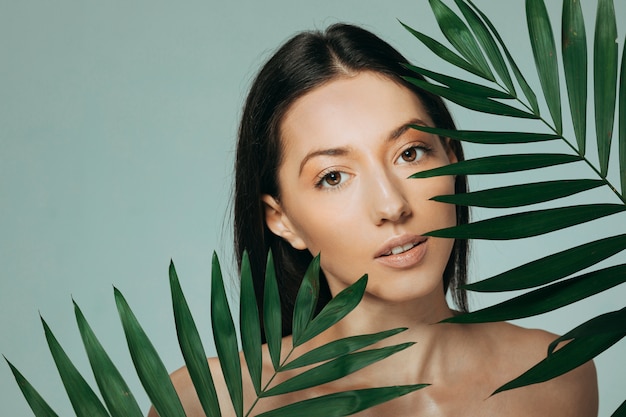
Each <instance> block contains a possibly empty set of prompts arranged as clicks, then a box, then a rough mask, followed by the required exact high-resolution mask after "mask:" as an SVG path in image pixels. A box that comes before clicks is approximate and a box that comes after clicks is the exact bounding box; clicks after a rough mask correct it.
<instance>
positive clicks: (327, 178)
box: [316, 171, 348, 188]
mask: <svg viewBox="0 0 626 417" xmlns="http://www.w3.org/2000/svg"><path fill="white" fill-rule="evenodd" d="M347 179H348V174H346V173H345V172H341V171H331V172H327V173H325V174H323V175H322V176H321V177H320V179H319V181H318V182H317V184H316V186H317V187H319V188H335V187H338V186H339V185H341V184H342V183H344V182H345V181H346V180H347Z"/></svg>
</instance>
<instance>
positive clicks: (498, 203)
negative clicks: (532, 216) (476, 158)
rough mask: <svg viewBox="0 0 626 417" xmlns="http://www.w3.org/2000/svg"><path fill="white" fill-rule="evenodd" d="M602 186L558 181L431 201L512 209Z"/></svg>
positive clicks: (591, 181) (604, 183) (442, 196)
mask: <svg viewBox="0 0 626 417" xmlns="http://www.w3.org/2000/svg"><path fill="white" fill-rule="evenodd" d="M602 185H606V182H605V181H603V180H559V181H543V182H536V183H531V184H518V185H510V186H507V187H498V188H492V189H489V190H482V191H474V192H471V193H463V194H451V195H440V196H436V197H433V198H431V200H434V201H439V202H442V203H450V204H456V205H459V206H472V207H489V208H512V207H522V206H527V205H530V204H537V203H544V202H546V201H551V200H556V199H557V198H562V197H567V196H570V195H573V194H576V193H580V192H583V191H587V190H591V189H592V188H597V187H600V186H602Z"/></svg>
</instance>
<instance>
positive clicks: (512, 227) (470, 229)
mask: <svg viewBox="0 0 626 417" xmlns="http://www.w3.org/2000/svg"><path fill="white" fill-rule="evenodd" d="M623 211H626V206H624V205H622V204H585V205H578V206H571V207H557V208H553V209H545V210H536V211H527V212H522V213H514V214H509V215H506V216H500V217H493V218H491V219H486V220H481V221H478V222H474V223H468V224H461V225H459V226H454V227H448V228H446V229H439V230H434V231H432V232H428V233H424V236H434V237H446V238H455V239H489V240H509V239H522V238H526V237H532V236H538V235H542V234H545V233H550V232H554V231H556V230H561V229H564V228H566V227H570V226H575V225H578V224H582V223H586V222H589V221H591V220H596V219H599V218H602V217H605V216H610V215H611V214H615V213H619V212H623Z"/></svg>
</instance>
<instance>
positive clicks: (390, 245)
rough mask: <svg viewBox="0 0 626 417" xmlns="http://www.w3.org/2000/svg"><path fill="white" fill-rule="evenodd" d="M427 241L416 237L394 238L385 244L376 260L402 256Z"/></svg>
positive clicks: (421, 237) (424, 238)
mask: <svg viewBox="0 0 626 417" xmlns="http://www.w3.org/2000/svg"><path fill="white" fill-rule="evenodd" d="M426 240H427V238H426V237H424V236H416V235H413V236H409V235H407V236H399V237H394V238H392V239H389V240H388V241H387V242H386V243H385V245H384V246H383V247H382V249H381V250H379V251H378V252H377V254H376V256H375V258H380V257H384V256H392V255H400V254H402V253H404V252H407V251H409V250H411V249H413V248H414V247H416V246H418V245H420V244H422V243H424V242H425V241H426Z"/></svg>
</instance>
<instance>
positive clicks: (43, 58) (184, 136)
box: [0, 0, 626, 416]
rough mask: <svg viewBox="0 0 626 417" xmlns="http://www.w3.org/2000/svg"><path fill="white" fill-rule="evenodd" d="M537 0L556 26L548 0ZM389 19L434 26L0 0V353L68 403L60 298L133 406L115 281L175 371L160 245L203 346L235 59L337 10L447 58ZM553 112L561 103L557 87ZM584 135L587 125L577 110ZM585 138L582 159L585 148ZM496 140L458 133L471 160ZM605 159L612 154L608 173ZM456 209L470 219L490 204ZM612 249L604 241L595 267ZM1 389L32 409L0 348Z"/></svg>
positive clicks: (553, 244)
mask: <svg viewBox="0 0 626 417" xmlns="http://www.w3.org/2000/svg"><path fill="white" fill-rule="evenodd" d="M477 3H478V5H479V6H480V7H482V8H483V10H485V11H486V12H487V14H488V15H489V16H490V17H491V18H492V20H494V21H495V22H497V26H498V28H499V29H500V30H501V32H502V35H503V37H504V38H505V40H506V42H508V43H509V46H510V49H511V50H512V51H513V52H514V54H515V56H516V58H517V60H518V63H519V65H520V67H521V68H522V71H523V72H524V73H526V74H528V79H529V81H530V83H531V84H532V85H533V87H534V88H535V89H536V90H537V91H539V84H538V81H537V77H536V75H535V67H534V63H533V60H532V55H531V50H530V45H529V43H528V37H527V35H526V22H525V18H524V3H523V1H522V0H515V1H506V2H494V1H487V0H483V1H478V2H477ZM548 3H549V5H548V6H549V8H550V9H549V12H550V14H551V18H552V21H553V25H555V26H556V28H555V34H556V35H558V36H560V29H559V27H560V3H561V2H557V1H552V0H550V1H548ZM595 3H596V1H592V0H587V1H584V2H583V7H584V12H585V14H586V18H587V21H586V23H587V34H588V36H591V35H592V34H593V24H594V16H595ZM615 6H616V13H617V16H618V24H619V25H620V27H619V31H620V34H619V36H620V38H619V41H620V52H621V50H622V45H623V39H624V31H625V30H626V27H625V25H624V19H623V17H624V16H626V0H616V4H615ZM398 19H400V20H402V21H404V22H405V23H407V24H409V25H411V26H413V27H416V28H417V29H419V30H421V31H423V32H424V33H426V34H429V35H431V36H433V37H436V38H437V39H440V40H443V36H442V35H440V32H439V29H438V28H437V25H436V22H435V19H434V17H433V15H432V12H431V11H430V7H429V6H428V3H427V1H426V0H401V1H392V2H382V1H364V0H343V1H336V0H332V1H331V0H320V1H315V2H313V1H311V2H295V1H286V0H269V1H263V2H261V1H252V0H250V1H241V0H239V1H231V2H226V1H222V2H216V1H214V0H205V1H193V2H164V1H150V2H149V1H131V2H125V1H124V2H123V1H113V2H87V3H85V2H72V1H57V2H36V1H32V0H25V1H13V0H4V1H3V2H2V3H1V5H0V265H1V268H0V269H1V271H2V272H1V273H0V335H1V336H0V353H2V354H3V355H5V356H6V357H7V358H8V359H9V360H10V361H11V362H12V363H13V364H14V365H16V366H17V367H18V369H20V370H21V371H22V373H23V374H24V375H25V376H26V377H27V378H28V379H29V380H30V381H31V382H32V383H33V385H34V386H35V387H36V388H37V389H38V390H39V391H40V393H41V394H42V395H43V396H44V398H45V399H46V400H47V401H48V402H49V404H50V405H51V406H52V407H53V408H54V409H55V410H56V411H57V412H58V413H59V415H61V416H69V415H73V412H72V411H71V407H70V404H69V400H68V399H67V397H66V395H65V393H64V390H63V388H62V384H61V381H60V378H59V377H58V374H57V371H56V369H55V367H54V363H53V360H52V358H51V356H50V353H49V351H48V347H47V345H46V341H45V338H44V335H43V331H42V327H41V323H40V318H39V315H40V314H41V315H42V316H43V317H44V319H45V320H46V321H47V322H48V324H49V325H50V327H51V328H52V330H53V331H54V332H55V334H56V336H57V338H58V339H59V341H60V343H61V344H62V346H63V347H64V348H65V349H66V351H67V352H68V354H69V355H70V357H71V358H72V359H73V360H74V361H75V363H76V364H77V366H78V367H79V369H80V370H81V371H82V372H83V374H84V375H85V376H86V377H87V379H88V380H89V381H93V377H92V376H91V373H90V369H89V366H88V362H87V359H86V355H85V353H84V350H83V347H82V344H81V341H80V336H79V333H78V330H77V327H76V324H75V320H74V315H73V307H72V302H71V299H72V298H73V299H74V300H75V301H76V302H77V303H78V305H79V306H80V307H81V308H82V310H83V312H84V314H85V316H86V317H87V319H88V320H89V322H90V324H91V325H92V327H93V328H94V330H95V331H96V333H97V335H98V337H99V339H100V341H101V342H102V343H103V345H104V346H105V348H106V349H107V350H108V352H109V354H110V355H111V357H112V358H113V360H114V362H115V363H116V364H117V365H118V366H119V368H120V370H121V371H122V373H123V375H124V376H125V377H126V378H127V380H128V382H129V384H130V385H131V389H132V390H133V391H134V393H135V395H136V396H137V397H138V400H139V401H140V405H141V406H142V408H143V409H145V410H146V411H147V410H148V407H149V401H148V399H147V397H146V396H145V394H143V393H142V390H141V388H140V385H139V382H138V379H137V377H136V376H135V373H134V369H133V366H132V363H131V361H130V358H129V354H128V352H127V348H126V344H125V339H124V336H123V333H122V330H121V325H120V323H119V319H118V316H117V312H116V310H115V305H114V300H113V286H115V287H117V288H119V289H120V291H121V292H122V293H123V294H124V295H125V296H126V298H127V300H128V302H129V303H130V305H131V307H132V308H133V309H134V311H135V314H136V315H137V316H138V318H139V320H140V322H141V323H142V324H143V326H144V328H145V330H146V332H147V333H148V335H149V336H150V338H151V339H152V341H153V343H154V345H155V346H156V347H157V350H158V351H159V352H160V354H161V355H162V358H163V360H164V362H165V364H166V366H167V368H168V370H170V371H173V370H175V369H176V368H178V367H179V366H181V365H182V364H183V359H182V356H181V354H180V353H179V349H178V346H177V341H176V336H175V331H174V325H173V315H172V311H171V305H170V296H169V287H168V277H167V268H168V264H169V262H170V259H173V260H174V262H175V264H176V266H177V270H178V273H179V276H180V279H181V284H182V286H183V290H184V291H185V293H186V296H187V298H188V301H189V303H190V306H191V308H192V311H193V313H194V314H195V316H196V320H197V323H198V325H199V328H200V331H201V333H202V335H203V338H204V343H205V347H206V348H207V350H208V354H210V355H213V354H214V350H213V346H212V342H211V337H210V333H211V332H210V328H209V305H208V300H209V276H210V262H211V253H212V251H213V250H215V251H217V253H218V254H219V255H220V257H221V259H222V264H223V266H224V269H226V270H227V274H228V276H229V277H230V279H232V277H233V270H234V267H233V265H234V260H233V255H232V249H231V246H232V244H231V232H230V215H229V213H230V200H231V190H232V184H233V157H234V148H235V136H236V130H237V123H238V118H239V116H240V112H241V106H242V103H243V100H244V97H245V94H246V91H247V89H248V87H249V85H250V83H251V80H252V78H253V76H254V75H255V73H256V71H257V70H258V68H259V66H260V65H261V63H262V62H264V61H265V60H266V59H267V58H268V57H269V56H270V54H271V53H272V51H273V50H275V48H276V47H277V46H278V45H279V44H280V43H282V42H283V41H284V40H286V39H287V38H288V37H290V36H291V35H292V34H294V33H295V32H297V31H299V30H303V29H316V28H317V29H323V28H325V27H326V26H328V25H329V24H332V23H335V22H343V21H345V22H350V23H355V24H359V25H362V26H364V27H365V28H367V29H369V30H372V31H373V32H375V33H377V34H378V35H380V36H381V37H383V38H384V39H385V40H387V41H388V42H390V43H391V44H392V45H394V46H396V47H397V48H398V49H399V50H400V51H401V52H402V53H403V54H405V55H406V56H407V57H408V58H409V60H411V61H413V62H415V63H416V64H418V65H420V66H425V67H428V68H431V69H435V70H439V71H443V72H451V71H452V70H451V68H450V66H449V65H447V64H445V63H443V62H442V61H441V60H439V59H438V58H436V57H435V56H434V55H433V54H432V53H430V51H428V50H427V49H426V48H425V47H423V46H421V45H420V44H419V42H417V41H416V40H415V39H414V38H413V37H412V36H411V35H410V34H409V33H408V32H406V31H405V30H404V29H403V28H402V27H401V25H400V23H399V22H398ZM557 42H560V41H559V40H557ZM452 73H453V74H457V75H461V73H459V72H457V71H452ZM543 109H544V113H546V114H547V111H546V110H545V106H544V107H543ZM452 111H453V114H454V116H455V118H456V120H457V122H458V125H459V127H460V128H463V129H493V130H511V129H515V128H516V127H517V128H526V129H533V130H535V131H545V128H544V127H542V126H541V125H539V124H538V123H536V122H532V123H528V122H525V123H522V122H519V125H517V124H513V122H512V121H511V120H510V119H500V118H497V117H490V116H483V115H478V114H476V113H474V112H471V111H468V110H464V109H461V108H459V107H456V106H452ZM564 111H565V113H566V114H567V112H568V107H567V104H564ZM565 119H566V120H569V116H567V115H566V116H565ZM515 123H518V122H515ZM567 133H568V134H570V136H571V132H569V131H567ZM589 133H590V134H589V137H591V138H593V137H594V135H593V124H592V123H590V124H589ZM615 141H616V140H615ZM538 146H545V148H544V149H545V150H546V151H548V152H550V151H556V152H565V151H566V148H565V147H564V146H563V145H562V144H561V143H556V144H553V145H531V146H530V148H531V150H533V151H535V150H538V148H537V147H538ZM588 149H589V152H590V155H591V157H592V158H594V156H593V155H594V154H595V145H593V144H590V145H588ZM495 151H496V150H494V149H487V150H485V149H484V148H482V147H480V146H466V152H467V154H468V156H469V157H474V156H477V155H481V154H483V153H484V152H495ZM510 151H517V148H516V149H511V150H510ZM502 152H503V153H505V152H506V149H504V150H502ZM613 152H614V153H615V152H616V146H614V147H613ZM615 172H616V168H615V167H614V166H613V168H612V170H611V175H614V174H615ZM546 173H549V174H551V175H552V176H557V177H560V178H567V177H588V178H593V177H592V176H591V173H590V172H587V171H581V168H580V165H575V166H572V167H559V168H553V169H551V170H545V171H543V172H538V173H525V174H522V175H521V176H518V177H516V178H515V179H517V180H518V181H525V180H528V179H529V178H533V179H534V178H536V179H540V178H542V176H543V175H545V174H546ZM514 175H518V174H514ZM613 178H615V177H613ZM503 179H504V178H487V177H484V178H478V179H476V180H472V182H471V186H472V187H473V188H474V189H478V188H487V187H490V186H493V185H495V184H498V183H499V182H501V181H502V180H503ZM588 198H591V199H594V198H595V199H596V200H598V199H600V200H602V201H605V202H616V199H615V197H614V196H612V195H611V194H610V193H608V192H607V191H606V190H599V191H595V192H593V193H588V194H584V195H582V196H579V197H575V198H572V199H571V201H572V202H573V203H581V202H583V203H584V202H587V201H588ZM473 213H474V217H475V218H484V217H487V216H489V215H491V214H493V213H490V212H489V211H486V210H483V211H480V210H475V211H474V212H473ZM623 227H624V217H623V216H621V217H620V216H612V217H609V218H607V219H605V220H602V221H597V222H593V223H591V224H588V225H583V226H579V227H576V228H573V229H572V230H569V231H567V232H562V233H555V234H550V235H546V236H544V237H541V238H537V239H530V240H523V241H519V242H509V243H502V242H479V243H477V244H475V245H474V246H473V255H472V256H473V257H472V264H471V267H472V268H471V279H472V280H474V281H475V280H478V279H480V278H485V277H488V276H490V275H492V274H494V273H497V272H501V271H503V270H505V269H507V268H510V267H513V266H516V265H519V264H521V263H522V262H524V261H527V260H530V259H535V258H538V257H540V256H543V255H545V254H548V253H552V252H555V251H557V250H560V249H564V248H566V247H568V246H569V245H572V244H574V243H583V242H585V241H590V240H593V239H594V238H599V237H602V236H608V235H609V234H610V233H616V232H623V230H622V229H623ZM616 229H618V230H616ZM625 260H626V254H624V253H621V254H619V255H617V256H616V257H615V258H614V259H612V260H610V262H605V263H604V264H605V265H608V264H611V263H616V262H625ZM233 292H234V290H233ZM625 298H626V289H625V288H624V286H622V287H619V288H616V289H614V290H611V291H609V292H608V293H606V294H601V295H599V296H596V297H593V298H592V299H589V300H585V301H584V302H580V303H577V304H575V305H573V306H571V307H568V308H564V309H562V310H559V311H557V312H553V313H549V314H545V315H543V316H539V317H535V318H532V319H527V320H522V321H521V324H522V325H525V326H528V327H541V328H544V329H547V330H550V331H553V332H556V333H564V332H566V331H567V330H569V329H570V328H572V327H574V326H575V325H577V324H579V323H581V322H583V321H585V320H586V319H588V318H590V317H592V316H594V315H598V314H600V313H603V312H608V311H612V310H616V309H619V308H622V307H623V302H624V301H623V300H624V299H625ZM501 299H502V296H500V295H496V296H489V297H487V296H479V295H472V296H471V298H470V301H471V305H472V308H473V309H477V308H479V307H483V306H486V305H489V304H491V303H494V302H496V301H498V300H501ZM624 357H626V344H625V343H624V341H622V342H621V343H618V344H617V345H616V346H614V347H613V348H612V349H610V350H609V351H608V352H605V353H604V354H602V355H600V356H599V357H598V358H597V360H596V364H597V367H598V374H599V383H600V401H601V402H600V414H601V415H603V416H604V415H608V414H609V413H610V412H612V411H613V410H615V408H617V406H618V405H619V404H620V403H621V401H622V400H623V399H624V390H623V386H624V382H625V381H624V379H623V374H624V369H625V368H624V366H625V365H626V364H625V361H624ZM424 382H428V381H424ZM94 386H95V385H94ZM620 387H621V388H620ZM0 388H1V389H0V414H1V415H3V416H28V415H32V413H31V411H30V410H29V408H28V405H27V404H26V401H25V400H24V398H23V397H22V394H21V393H20V391H19V389H18V387H17V385H16V383H15V381H14V380H13V376H12V375H11V373H10V370H9V367H8V366H7V365H6V364H5V363H2V364H0ZM417 395H419V394H417Z"/></svg>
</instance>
